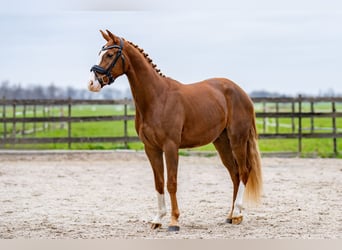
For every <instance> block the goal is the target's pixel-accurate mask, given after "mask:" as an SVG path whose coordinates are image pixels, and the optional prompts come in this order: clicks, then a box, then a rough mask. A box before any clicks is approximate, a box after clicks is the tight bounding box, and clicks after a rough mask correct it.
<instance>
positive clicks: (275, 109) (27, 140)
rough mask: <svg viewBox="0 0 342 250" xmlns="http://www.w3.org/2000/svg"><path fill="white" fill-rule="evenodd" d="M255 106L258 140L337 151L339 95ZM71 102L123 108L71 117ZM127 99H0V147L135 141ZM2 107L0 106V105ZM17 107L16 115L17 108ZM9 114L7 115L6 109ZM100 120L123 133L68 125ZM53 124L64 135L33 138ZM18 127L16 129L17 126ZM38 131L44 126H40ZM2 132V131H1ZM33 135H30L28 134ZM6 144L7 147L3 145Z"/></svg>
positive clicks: (274, 100) (272, 100)
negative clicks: (321, 124)
mask: <svg viewBox="0 0 342 250" xmlns="http://www.w3.org/2000/svg"><path fill="white" fill-rule="evenodd" d="M253 102H254V104H255V109H256V117H257V121H258V122H259V123H260V122H261V123H262V124H261V127H262V128H261V129H260V127H259V131H258V132H259V138H260V139H285V138H291V139H297V140H298V153H299V154H300V153H301V152H302V140H303V139H305V138H330V139H332V141H333V148H332V151H333V153H334V155H337V153H338V145H337V138H341V137H342V133H341V130H340V129H338V124H337V118H340V117H342V112H341V111H339V110H337V105H338V107H341V104H342V98H307V97H302V96H298V97H296V98H253ZM317 103H324V105H325V109H324V110H316V109H317V108H315V107H316V106H317ZM75 105H122V106H123V107H124V109H123V110H124V111H123V115H96V116H73V115H72V108H73V107H74V106H75ZM132 105H133V103H132V101H131V100H73V99H66V100H6V99H5V98H3V99H0V109H1V110H0V114H1V113H2V115H1V117H0V124H1V127H2V128H0V137H1V138H0V145H1V146H0V147H3V148H4V147H6V148H8V145H16V144H45V143H54V144H55V143H67V144H68V147H69V148H71V145H72V144H73V143H86V142H87V143H101V142H112V143H124V144H125V146H126V147H127V144H128V143H130V142H136V141H139V138H138V137H137V136H136V135H134V136H129V135H128V133H127V131H128V125H127V124H128V121H131V120H134V114H131V115H129V114H128V107H129V106H132ZM1 106H2V108H1ZM52 106H53V107H56V106H59V107H61V112H60V115H58V116H50V115H49V113H48V110H49V109H48V108H46V107H52ZM18 107H21V110H22V111H21V112H20V114H18V112H17V109H18ZM26 107H31V113H32V114H31V115H27V114H26ZM37 107H40V109H41V108H42V107H44V108H43V115H39V116H38V115H37V114H36V113H37V112H36V110H37ZM9 110H10V112H11V114H9V112H8V111H9ZM284 118H286V119H289V120H290V123H289V124H287V126H288V127H289V128H288V129H287V130H286V131H285V132H284V131H282V128H281V126H282V124H281V122H279V121H280V120H281V119H284ZM315 118H328V119H331V126H330V127H329V128H326V130H327V131H324V132H322V131H320V132H317V131H316V130H317V129H316V128H315ZM303 119H310V121H311V124H310V128H309V130H308V129H307V128H306V130H305V131H304V128H303V122H302V121H303ZM270 120H272V121H273V122H272V126H273V130H272V131H271V132H270V131H268V129H267V128H268V126H269V123H270ZM101 121H122V122H123V123H124V131H123V136H119V137H117V136H115V137H113V136H109V137H108V136H105V137H90V136H82V137H74V136H72V133H71V130H72V126H71V125H72V124H73V123H80V122H101ZM28 123H31V124H33V127H32V128H30V134H31V136H30V137H28V136H27V135H26V133H27V130H26V128H25V127H26V124H28ZM51 123H52V124H55V126H58V124H59V126H60V127H63V126H65V127H66V129H67V136H64V137H44V138H42V137H36V136H35V134H36V132H37V131H38V128H37V126H36V124H51ZM9 126H10V127H11V129H9V128H8V127H9ZM19 126H20V128H19ZM40 129H41V130H44V129H46V125H43V126H42V127H41V128H40ZM1 132H2V133H1ZM32 135H33V136H32ZM5 145H7V146H5Z"/></svg>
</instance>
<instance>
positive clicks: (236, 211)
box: [233, 182, 245, 217]
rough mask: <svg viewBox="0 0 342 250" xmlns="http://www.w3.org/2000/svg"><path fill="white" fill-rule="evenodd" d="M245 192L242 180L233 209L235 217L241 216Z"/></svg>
mask: <svg viewBox="0 0 342 250" xmlns="http://www.w3.org/2000/svg"><path fill="white" fill-rule="evenodd" d="M244 192H245V185H244V184H243V183H242V182H240V184H239V189H238V192H237V195H236V199H235V203H234V210H233V217H237V216H241V215H242V209H243V193H244Z"/></svg>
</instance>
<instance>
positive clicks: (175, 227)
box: [167, 226, 180, 232]
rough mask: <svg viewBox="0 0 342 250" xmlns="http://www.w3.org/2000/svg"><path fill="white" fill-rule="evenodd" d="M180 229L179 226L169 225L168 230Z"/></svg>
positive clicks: (176, 230) (175, 230)
mask: <svg viewBox="0 0 342 250" xmlns="http://www.w3.org/2000/svg"><path fill="white" fill-rule="evenodd" d="M179 229H180V228H179V226H169V227H168V228H167V231H169V232H178V231H179Z"/></svg>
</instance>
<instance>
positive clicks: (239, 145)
mask: <svg viewBox="0 0 342 250" xmlns="http://www.w3.org/2000/svg"><path fill="white" fill-rule="evenodd" d="M247 139H248V135H247V134H244V133H240V134H234V135H230V137H229V140H230V145H231V149H232V154H233V158H234V161H235V163H236V166H237V167H236V168H237V169H238V172H239V174H238V176H239V180H238V188H237V194H236V197H235V200H234V204H233V209H232V213H231V216H232V223H233V224H240V223H241V222H242V218H243V216H242V209H243V196H244V192H245V187H246V184H247V180H248V176H249V173H250V169H248V166H247ZM234 191H235V187H234Z"/></svg>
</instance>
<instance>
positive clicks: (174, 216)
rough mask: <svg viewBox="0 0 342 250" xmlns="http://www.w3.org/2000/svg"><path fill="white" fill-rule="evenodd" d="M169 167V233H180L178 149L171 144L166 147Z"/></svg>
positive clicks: (166, 159) (167, 165)
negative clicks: (177, 194)
mask: <svg viewBox="0 0 342 250" xmlns="http://www.w3.org/2000/svg"><path fill="white" fill-rule="evenodd" d="M164 152H165V161H166V167H167V190H168V192H169V194H170V199H171V221H170V224H169V227H168V231H179V224H178V217H179V209H178V203H177V196H176V193H177V171H178V147H177V146H176V145H175V144H173V143H169V144H168V145H166V146H165V147H164Z"/></svg>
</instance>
